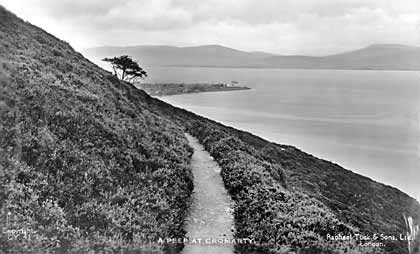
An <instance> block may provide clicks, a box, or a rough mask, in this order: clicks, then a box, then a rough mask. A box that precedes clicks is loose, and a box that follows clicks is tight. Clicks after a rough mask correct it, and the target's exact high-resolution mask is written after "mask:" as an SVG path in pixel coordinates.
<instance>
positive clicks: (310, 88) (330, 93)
mask: <svg viewBox="0 0 420 254" xmlns="http://www.w3.org/2000/svg"><path fill="white" fill-rule="evenodd" d="M149 74H150V77H151V78H149V80H148V81H155V82H220V81H222V82H230V81H233V80H234V81H239V82H240V84H242V85H245V86H248V87H251V88H252V90H248V91H236V92H214V93H201V94H185V95H176V96H169V97H162V98H161V99H163V100H164V101H167V102H169V103H171V104H173V105H176V106H179V107H183V108H186V109H188V110H191V111H193V112H195V113H198V114H200V115H203V116H206V117H209V118H212V119H214V120H217V121H220V122H222V123H224V124H226V125H230V126H233V127H236V128H239V129H242V130H246V131H249V132H252V133H254V134H257V135H259V136H261V137H263V138H266V139H268V140H271V141H274V142H277V143H281V144H290V145H293V146H296V147H298V148H300V149H302V150H304V151H306V152H308V153H311V154H314V155H316V156H318V157H320V158H323V159H326V160H329V161H333V162H336V163H338V164H340V165H342V166H343V167H345V168H347V169H350V170H352V171H354V172H357V173H360V174H362V175H365V176H368V177H370V178H372V179H374V180H376V181H379V182H383V183H386V184H388V185H392V186H395V187H397V188H399V189H401V190H402V191H405V192H407V193H408V194H410V195H411V196H413V197H415V198H417V199H419V198H420V168H419V167H420V72H408V71H359V70H278V69H232V68H175V67H173V68H172V67H171V68H163V67H159V68H157V67H155V68H149Z"/></svg>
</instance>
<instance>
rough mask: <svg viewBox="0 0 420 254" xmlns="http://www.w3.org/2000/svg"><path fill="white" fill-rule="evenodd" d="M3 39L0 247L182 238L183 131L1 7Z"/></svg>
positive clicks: (111, 246)
mask: <svg viewBox="0 0 420 254" xmlns="http://www.w3.org/2000/svg"><path fill="white" fill-rule="evenodd" d="M0 36H1V38H2V39H1V40H0V66H1V70H0V73H1V74H0V75H1V83H0V101H1V104H0V109H1V111H0V119H1V122H0V123H1V124H0V128H1V129H0V133H1V135H0V154H1V156H0V166H1V170H0V188H1V191H0V228H1V229H2V231H1V234H0V246H1V247H0V250H1V251H0V252H3V251H4V252H5V253H48V252H58V253H90V252H91V251H96V252H99V251H102V252H105V253H112V252H121V251H143V252H144V251H148V252H160V251H161V249H162V247H164V246H162V245H159V244H157V240H158V238H163V239H165V238H172V237H183V236H184V234H185V232H184V230H183V220H184V217H185V213H186V208H187V202H188V200H189V196H190V194H191V191H192V188H193V186H192V174H191V172H190V169H189V167H188V163H189V159H190V157H191V154H192V151H191V148H189V147H188V146H187V142H186V140H185V138H184V135H183V130H182V129H181V128H180V127H178V126H176V125H175V124H173V123H171V122H170V121H168V120H166V119H164V118H162V117H160V116H158V115H157V114H156V113H154V112H151V111H150V110H148V108H147V105H145V104H142V103H141V101H142V96H147V95H145V94H144V93H143V92H140V91H139V90H137V89H135V88H134V87H133V86H132V85H130V84H128V83H124V82H121V81H119V80H118V79H117V78H116V77H114V76H113V75H111V74H110V73H108V72H106V71H104V70H102V69H100V68H98V67H96V66H95V65H93V64H92V63H90V62H89V61H88V60H86V59H84V58H83V57H82V56H81V55H80V54H78V53H76V52H75V51H74V50H73V49H72V48H71V47H70V46H69V45H68V44H67V43H65V42H63V41H60V40H58V39H56V38H54V37H53V36H51V35H49V34H47V33H45V32H44V31H42V30H40V29H38V28H36V27H34V26H32V25H30V24H28V23H25V22H23V21H22V20H20V19H18V18H16V17H15V16H14V15H12V14H10V13H9V12H7V11H5V10H4V9H2V8H0ZM136 92H137V94H136ZM130 96H132V97H130ZM172 247H174V248H177V247H182V246H172Z"/></svg>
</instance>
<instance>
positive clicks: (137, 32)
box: [0, 0, 420, 55]
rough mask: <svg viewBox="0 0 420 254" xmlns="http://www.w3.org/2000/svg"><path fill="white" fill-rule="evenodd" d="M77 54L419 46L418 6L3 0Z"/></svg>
mask: <svg viewBox="0 0 420 254" xmlns="http://www.w3.org/2000/svg"><path fill="white" fill-rule="evenodd" d="M0 4H2V5H3V6H5V7H6V8H8V9H9V10H11V11H13V12H14V13H16V14H17V15H18V16H20V17H22V18H23V19H25V20H27V21H29V22H31V23H33V24H35V25H38V26H40V27H42V28H44V29H45V30H47V31H48V32H50V33H52V34H54V35H56V36H57V37H59V38H61V39H64V40H66V41H68V42H70V44H72V45H73V47H75V48H76V49H79V50H80V49H82V48H86V47H92V46H102V45H123V46H125V45H144V44H168V45H176V46H187V45H188V46H189V45H200V44H221V45H224V46H229V47H233V48H237V49H243V50H249V51H254V50H259V51H269V52H275V53H280V54H310V55H322V54H328V53H335V52H340V51H344V50H349V49H355V48H358V47H363V46H366V45H369V44H373V43H402V44H410V45H418V46H420V1H419V0H148V1H146V0H126V1H118V0H60V1H57V0H0Z"/></svg>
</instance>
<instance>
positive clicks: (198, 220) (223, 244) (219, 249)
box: [182, 134, 234, 254]
mask: <svg viewBox="0 0 420 254" xmlns="http://www.w3.org/2000/svg"><path fill="white" fill-rule="evenodd" d="M186 137H187V139H188V142H189V145H190V146H191V147H192V148H193V149H194V154H193V156H192V159H191V168H192V172H193V174H194V192H193V196H192V204H191V208H190V215H189V217H188V219H187V221H186V231H187V237H188V238H189V241H188V243H187V244H186V245H185V248H184V250H183V251H182V253H183V254H206V253H217V254H233V253H234V251H233V250H234V248H233V247H234V246H233V245H232V244H231V243H230V242H229V240H230V241H231V240H232V239H233V235H232V229H233V225H234V223H233V215H232V212H231V208H233V201H232V199H231V198H230V196H229V194H228V193H227V191H226V189H225V187H224V185H223V181H222V177H221V175H220V170H221V169H220V167H219V165H218V164H217V163H216V162H215V161H214V160H213V158H212V157H211V156H210V154H209V153H208V152H206V151H205V150H204V147H203V146H202V145H201V144H200V143H199V142H198V140H197V139H196V138H194V137H192V136H190V135H188V134H186Z"/></svg>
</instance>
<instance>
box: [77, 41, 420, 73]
mask: <svg viewBox="0 0 420 254" xmlns="http://www.w3.org/2000/svg"><path fill="white" fill-rule="evenodd" d="M84 53H85V55H86V56H87V57H89V58H91V59H92V60H95V61H97V60H100V59H101V58H103V57H106V56H114V55H122V54H128V55H130V56H132V57H134V58H135V59H137V60H140V61H141V63H143V64H144V65H147V66H202V67H251V68H302V69H373V70H420V47H413V46H406V45H398V44H374V45H371V46H368V47H365V48H362V49H358V50H355V51H350V52H345V53H342V54H336V55H329V56H322V57H314V56H298V55H292V56H285V55H275V54H271V53H266V52H245V51H240V50H236V49H232V48H227V47H223V46H220V45H205V46H196V47H172V46H132V47H97V48H90V49H86V50H85V51H84Z"/></svg>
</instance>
